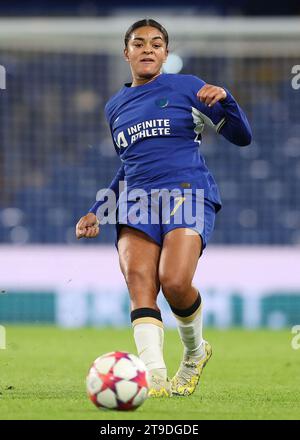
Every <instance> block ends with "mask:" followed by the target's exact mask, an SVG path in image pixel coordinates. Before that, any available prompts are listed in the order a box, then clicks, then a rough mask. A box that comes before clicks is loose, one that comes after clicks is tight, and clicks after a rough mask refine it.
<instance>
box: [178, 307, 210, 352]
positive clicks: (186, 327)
mask: <svg viewBox="0 0 300 440" xmlns="http://www.w3.org/2000/svg"><path fill="white" fill-rule="evenodd" d="M173 313H174V312H173ZM174 316H175V318H176V321H177V326H178V332H179V335H180V339H181V341H182V343H183V346H184V357H185V358H186V357H195V358H201V357H202V356H203V355H204V346H203V337H202V304H201V305H200V306H199V307H198V309H197V310H196V311H195V312H194V313H193V314H192V315H191V316H186V317H182V316H178V315H176V314H175V313H174Z"/></svg>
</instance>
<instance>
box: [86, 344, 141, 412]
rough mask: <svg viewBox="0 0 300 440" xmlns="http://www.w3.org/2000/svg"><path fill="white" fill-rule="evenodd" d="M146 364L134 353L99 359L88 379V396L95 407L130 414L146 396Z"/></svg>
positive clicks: (117, 352) (105, 356)
mask: <svg viewBox="0 0 300 440" xmlns="http://www.w3.org/2000/svg"><path fill="white" fill-rule="evenodd" d="M147 375H148V373H147V370H146V366H145V364H144V363H143V362H142V361H141V360H140V359H139V358H138V357H137V356H135V355H134V354H130V353H127V352H123V351H114V352H111V353H107V354H104V355H103V356H100V357H98V358H97V359H96V360H95V361H94V362H93V364H92V366H91V368H90V370H89V372H88V375H87V378H86V386H87V393H88V396H89V398H90V399H91V401H92V402H93V403H94V404H95V405H96V406H97V408H106V409H117V410H123V411H129V410H133V409H136V408H137V407H139V406H140V405H141V404H142V403H143V402H144V401H145V400H146V398H147V395H148V378H147Z"/></svg>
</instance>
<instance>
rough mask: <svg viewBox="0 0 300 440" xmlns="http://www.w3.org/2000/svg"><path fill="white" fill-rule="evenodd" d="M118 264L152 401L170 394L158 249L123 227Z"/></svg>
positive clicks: (144, 236) (153, 243) (143, 235)
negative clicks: (161, 305)
mask: <svg viewBox="0 0 300 440" xmlns="http://www.w3.org/2000/svg"><path fill="white" fill-rule="evenodd" d="M118 250H119V261H120V267H121V270H122V273H123V275H124V278H125V281H126V283H127V286H128V290H129V294H130V300H131V322H132V325H133V329H134V339H135V343H136V347H137V351H138V354H139V357H140V358H141V359H142V360H143V361H144V363H145V365H146V367H147V369H148V371H149V381H150V391H149V396H151V397H167V396H169V395H170V394H171V392H170V388H171V387H170V382H168V380H167V369H166V365H165V362H164V358H163V340H164V331H163V323H162V319H161V314H160V310H159V308H158V306H157V303H156V299H157V295H158V293H159V290H160V283H159V278H158V263H159V258H160V252H161V249H160V247H159V246H158V245H157V244H156V243H155V242H154V241H152V240H151V239H150V238H149V237H148V236H147V235H146V234H144V233H143V232H140V231H138V230H136V229H134V228H130V227H127V226H123V227H122V229H121V232H120V238H119V241H118Z"/></svg>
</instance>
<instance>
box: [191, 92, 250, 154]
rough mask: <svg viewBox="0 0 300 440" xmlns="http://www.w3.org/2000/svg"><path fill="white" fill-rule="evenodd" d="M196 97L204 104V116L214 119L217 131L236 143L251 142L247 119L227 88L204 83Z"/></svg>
mask: <svg viewBox="0 0 300 440" xmlns="http://www.w3.org/2000/svg"><path fill="white" fill-rule="evenodd" d="M197 98H198V100H199V101H200V102H202V103H203V104H204V109H205V110H204V111H205V114H206V116H207V117H208V118H209V119H210V120H211V121H216V125H215V126H216V127H217V132H218V133H220V134H221V135H222V136H224V137H225V138H226V139H227V140H228V141H229V142H232V143H233V144H236V145H240V146H246V145H249V144H250V143H251V140H252V132H251V128H250V124H249V122H248V119H247V117H246V115H245V113H244V112H243V110H242V109H241V107H240V106H239V105H238V103H237V102H236V100H235V99H234V98H233V96H232V95H231V93H230V92H229V91H228V90H227V89H225V88H222V87H218V86H214V85H212V84H204V85H203V87H201V89H200V90H199V91H198V93H197ZM217 122H218V124H217Z"/></svg>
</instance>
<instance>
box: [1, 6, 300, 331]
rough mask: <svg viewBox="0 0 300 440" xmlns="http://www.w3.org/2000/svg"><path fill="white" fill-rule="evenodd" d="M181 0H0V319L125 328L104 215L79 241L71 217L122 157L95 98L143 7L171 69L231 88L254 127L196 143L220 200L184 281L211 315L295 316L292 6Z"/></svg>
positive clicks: (299, 164) (273, 323)
mask: <svg viewBox="0 0 300 440" xmlns="http://www.w3.org/2000/svg"><path fill="white" fill-rule="evenodd" d="M184 3H185V6H184V8H183V7H182V6H180V4H179V3H178V5H177V3H176V2H174V1H173V2H172V5H173V7H171V2H167V1H162V2H160V8H159V7H158V6H156V5H155V8H152V9H146V10H145V9H137V8H136V4H135V2H126V7H125V6H124V3H122V2H121V1H119V2H116V1H115V2H110V7H109V8H108V7H107V6H106V7H105V6H103V3H101V4H100V3H96V2H93V1H89V2H79V1H73V2H64V1H60V2H59V3H57V4H56V2H50V1H48V2H41V1H40V2H34V1H31V2H27V3H26V7H25V6H23V3H21V2H10V3H9V4H6V5H2V4H1V5H0V16H1V19H0V64H1V65H2V66H4V68H5V70H6V88H5V89H4V87H3V89H2V90H0V142H1V144H0V189H1V191H0V242H1V246H0V271H1V272H0V289H1V293H0V323H1V324H2V323H3V324H5V323H57V324H60V325H64V326H83V325H127V324H129V304H128V298H127V290H126V286H125V283H124V281H123V279H122V276H121V274H120V271H119V267H118V257H117V253H116V250H115V249H114V245H113V242H114V227H113V226H109V225H106V226H104V227H103V228H102V232H101V235H100V237H99V238H98V239H97V240H96V241H95V240H85V241H83V240H81V241H80V242H77V241H76V238H75V234H74V228H75V224H76V222H77V221H78V219H79V218H80V217H81V216H82V215H84V214H85V213H86V212H87V210H88V209H89V207H90V206H91V205H92V204H93V202H94V199H95V195H96V192H97V191H98V190H99V189H100V188H104V187H106V186H107V185H109V183H110V181H111V179H112V178H113V176H114V174H115V172H116V170H117V168H118V166H119V159H118V158H117V157H116V155H115V152H114V148H113V146H112V142H111V139H110V133H109V130H108V127H107V124H106V121H105V118H104V112H103V109H104V105H105V102H106V101H107V100H108V99H109V97H110V96H111V95H112V94H113V93H115V92H116V91H117V90H118V89H119V88H120V87H121V86H122V85H123V83H124V82H126V81H128V80H129V79H130V76H129V69H128V65H127V63H126V62H125V61H123V58H122V51H123V35H124V33H125V31H126V30H127V28H128V27H129V26H130V24H132V23H133V22H134V21H135V20H137V19H140V18H144V17H145V16H147V17H152V18H154V19H156V20H158V21H160V22H161V23H162V24H163V25H165V27H166V28H167V30H168V32H169V35H170V40H171V44H170V50H171V54H172V55H171V56H170V60H169V63H168V65H167V71H168V72H171V73H172V72H173V73H176V72H181V73H189V74H194V75H197V76H200V77H201V78H203V79H204V80H206V81H207V82H209V83H212V84H217V85H221V86H222V85H224V86H225V87H227V88H229V90H231V91H232V93H233V95H234V96H235V97H236V98H237V99H238V101H239V102H240V104H241V106H242V107H243V108H244V109H245V111H246V113H247V115H248V117H249V120H250V123H251V125H252V128H253V135H254V140H253V142H252V145H251V146H250V147H246V148H239V147H236V146H234V145H231V144H229V143H228V142H226V141H225V140H223V139H222V138H221V137H216V136H215V135H214V134H213V133H212V132H210V131H209V130H207V132H206V134H205V135H204V141H203V145H202V146H201V149H202V151H203V154H204V157H205V159H206V162H207V164H208V166H209V168H210V170H211V171H212V173H213V175H214V176H215V178H216V180H217V183H218V184H219V188H220V191H221V195H222V199H223V205H224V206H223V209H222V211H221V212H220V214H219V216H218V219H217V223H216V230H215V233H214V235H213V239H212V241H211V244H210V246H209V247H208V249H207V250H206V252H205V255H204V256H203V258H201V260H200V263H199V268H198V270H197V274H196V277H195V283H196V284H197V285H198V287H199V288H200V290H201V289H202V291H203V295H204V297H206V310H207V313H206V320H207V324H210V325H212V326H219V327H230V326H234V325H235V326H236V325H238V326H245V327H260V326H266V327H271V328H281V327H287V326H292V325H295V324H300V277H299V267H300V257H299V245H300V191H299V187H300V106H299V97H300V90H298V89H295V88H293V87H292V79H293V76H295V74H293V73H292V67H293V66H295V65H299V64H300V18H297V15H299V13H300V7H299V2H293V1H291V2H284V3H281V4H280V5H278V4H275V5H274V4H273V5H272V7H271V8H270V4H269V2H264V4H262V3H261V2H260V4H258V3H259V2H250V1H246V0H244V1H235V0H231V1H228V2H226V3H225V2H221V1H215V2H213V6H212V4H211V2H208V1H204V2H201V7H200V6H199V5H198V4H197V3H196V2H193V1H186V2H184ZM58 5H59V6H58ZM25 8H26V9H25ZM258 14H260V15H263V17H262V16H261V17H258V16H257V15H258ZM266 15H273V16H272V17H270V16H266ZM70 16H72V17H70ZM299 70H300V68H299ZM299 84H300V82H299ZM178 264H180V261H179V262H178ZM161 306H162V309H163V313H164V316H165V322H166V323H167V325H173V324H174V322H173V321H172V317H171V316H170V314H169V312H168V308H167V306H166V304H165V303H164V302H163V300H161Z"/></svg>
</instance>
